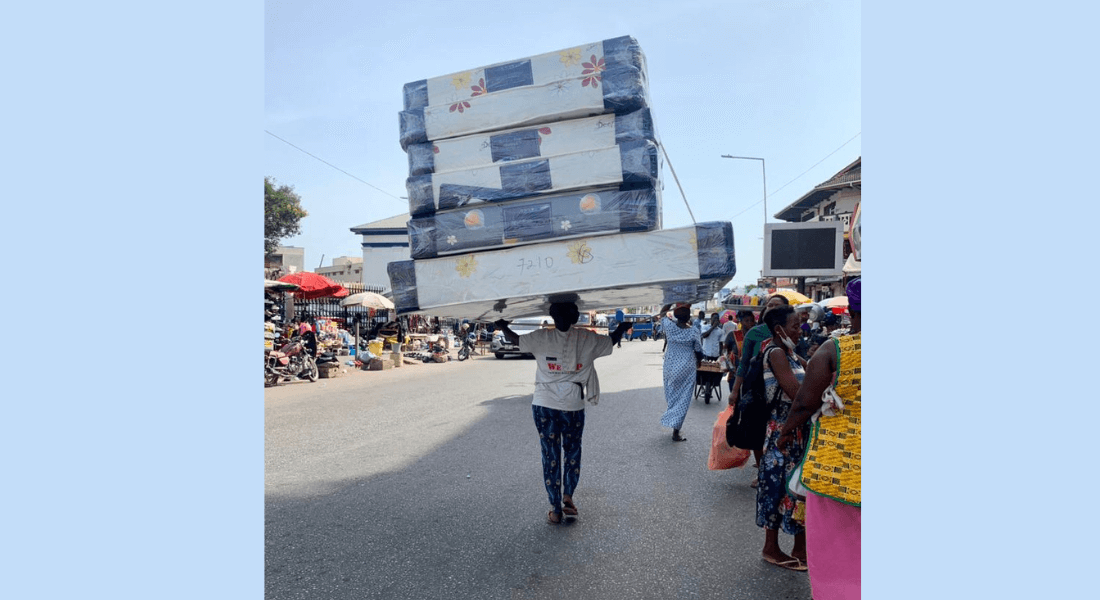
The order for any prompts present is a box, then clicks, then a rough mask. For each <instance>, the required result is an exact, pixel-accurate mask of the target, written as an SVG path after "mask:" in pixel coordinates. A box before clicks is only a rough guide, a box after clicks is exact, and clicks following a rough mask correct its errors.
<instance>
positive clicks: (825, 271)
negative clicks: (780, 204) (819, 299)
mask: <svg viewBox="0 0 1100 600" xmlns="http://www.w3.org/2000/svg"><path fill="white" fill-rule="evenodd" d="M843 268H844V223H843V222H842V221H839V220H838V221H815V222H807V223H766V224H765V225H764V271H763V275H764V276H765V277H830V276H840V275H842V274H843Z"/></svg>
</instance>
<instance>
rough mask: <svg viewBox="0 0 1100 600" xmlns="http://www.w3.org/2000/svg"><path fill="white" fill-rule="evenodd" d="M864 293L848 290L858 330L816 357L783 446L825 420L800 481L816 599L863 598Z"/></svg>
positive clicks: (857, 285) (783, 433) (856, 285)
mask: <svg viewBox="0 0 1100 600" xmlns="http://www.w3.org/2000/svg"><path fill="white" fill-rule="evenodd" d="M861 287H862V285H861V280H859V279H856V280H855V281H852V282H850V283H849V284H848V289H847V293H848V311H849V313H851V316H852V327H851V329H850V330H849V333H848V335H844V336H840V337H836V338H833V339H831V340H829V341H827V342H825V343H824V344H822V346H821V347H820V348H818V349H817V352H815V353H814V355H813V357H812V358H811V359H810V364H809V367H808V368H807V370H806V377H805V379H804V381H803V385H802V387H801V388H800V389H799V391H798V395H797V396H796V397H795V401H794V405H793V406H792V407H791V412H790V414H789V415H788V416H787V422H786V423H785V424H784V425H783V428H782V429H781V430H780V433H779V439H778V440H777V441H776V445H777V446H778V447H779V448H780V449H785V448H789V447H791V445H792V444H793V443H794V442H793V439H794V438H795V435H794V432H795V431H796V430H797V429H798V428H800V427H802V426H803V425H804V424H805V423H806V422H807V421H809V420H811V418H813V417H818V418H817V422H816V423H815V425H814V429H813V434H812V436H811V439H810V443H809V444H808V449H807V450H806V459H805V462H803V464H802V478H801V480H802V484H803V486H805V488H806V490H807V492H808V493H807V494H806V529H807V537H808V544H807V559H808V565H809V569H810V588H811V590H812V593H813V597H814V598H815V599H817V600H850V599H858V598H859V597H860V554H861V550H860V533H861V513H860V511H861V494H860V491H861V481H860V459H861V453H862V437H863V427H862V421H861V419H860V415H861V414H862V394H861V388H862V368H861V360H860V350H861V340H860V311H861V308H862V302H861V294H860V292H861ZM834 377H835V384H834V383H833V381H834ZM830 384H832V385H833V388H834V389H833V392H835V398H834V394H833V393H828V394H826V391H827V390H828V388H829V386H830ZM823 394H825V395H826V397H827V398H828V402H826V401H825V400H824V399H823V397H822V395H823ZM837 398H838V399H839V401H837Z"/></svg>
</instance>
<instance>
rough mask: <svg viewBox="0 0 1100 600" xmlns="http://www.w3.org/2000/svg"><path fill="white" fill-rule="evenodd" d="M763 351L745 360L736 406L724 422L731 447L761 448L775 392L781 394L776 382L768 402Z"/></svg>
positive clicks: (775, 399)
mask: <svg viewBox="0 0 1100 600" xmlns="http://www.w3.org/2000/svg"><path fill="white" fill-rule="evenodd" d="M769 350H770V348H769ZM766 354H767V352H763V351H762V352H760V354H757V355H756V356H754V357H753V358H752V362H750V363H749V369H748V373H747V374H746V375H745V379H744V380H743V381H742V382H741V395H740V398H739V399H738V401H737V406H736V407H734V409H733V414H732V415H730V418H729V420H727V421H726V443H727V444H729V445H730V446H731V447H733V448H741V449H742V450H760V449H761V448H763V447H764V438H765V437H767V436H766V435H765V430H766V429H767V426H768V417H769V416H770V414H771V405H772V403H774V402H776V401H777V400H779V395H780V394H781V393H783V390H782V389H781V388H780V387H779V385H778V382H777V384H776V386H775V395H774V397H773V398H772V399H771V402H768V399H767V395H766V393H765V388H764V358H765V356H766Z"/></svg>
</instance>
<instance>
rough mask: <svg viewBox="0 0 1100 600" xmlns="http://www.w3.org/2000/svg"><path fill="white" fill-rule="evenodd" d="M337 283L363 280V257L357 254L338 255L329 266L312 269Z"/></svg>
mask: <svg viewBox="0 0 1100 600" xmlns="http://www.w3.org/2000/svg"><path fill="white" fill-rule="evenodd" d="M314 273H317V274H318V275H324V276H325V277H328V278H329V279H331V280H333V281H336V282H339V283H362V282H363V259H362V258H361V257H358V256H338V257H336V258H334V259H332V266H331V267H319V268H317V270H315V271H314Z"/></svg>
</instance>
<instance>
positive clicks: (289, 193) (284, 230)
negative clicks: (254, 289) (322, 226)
mask: <svg viewBox="0 0 1100 600" xmlns="http://www.w3.org/2000/svg"><path fill="white" fill-rule="evenodd" d="M306 216H309V213H307V212H306V211H305V209H304V208H302V198H301V196H299V195H298V194H297V193H295V191H294V187H293V186H289V185H278V182H276V181H275V179H274V178H272V177H264V255H265V256H270V255H271V254H273V253H274V252H275V250H277V249H278V248H279V243H280V242H281V241H282V240H283V239H285V238H288V237H291V236H293V235H298V234H299V233H301V232H302V227H301V220H302V217H306Z"/></svg>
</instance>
